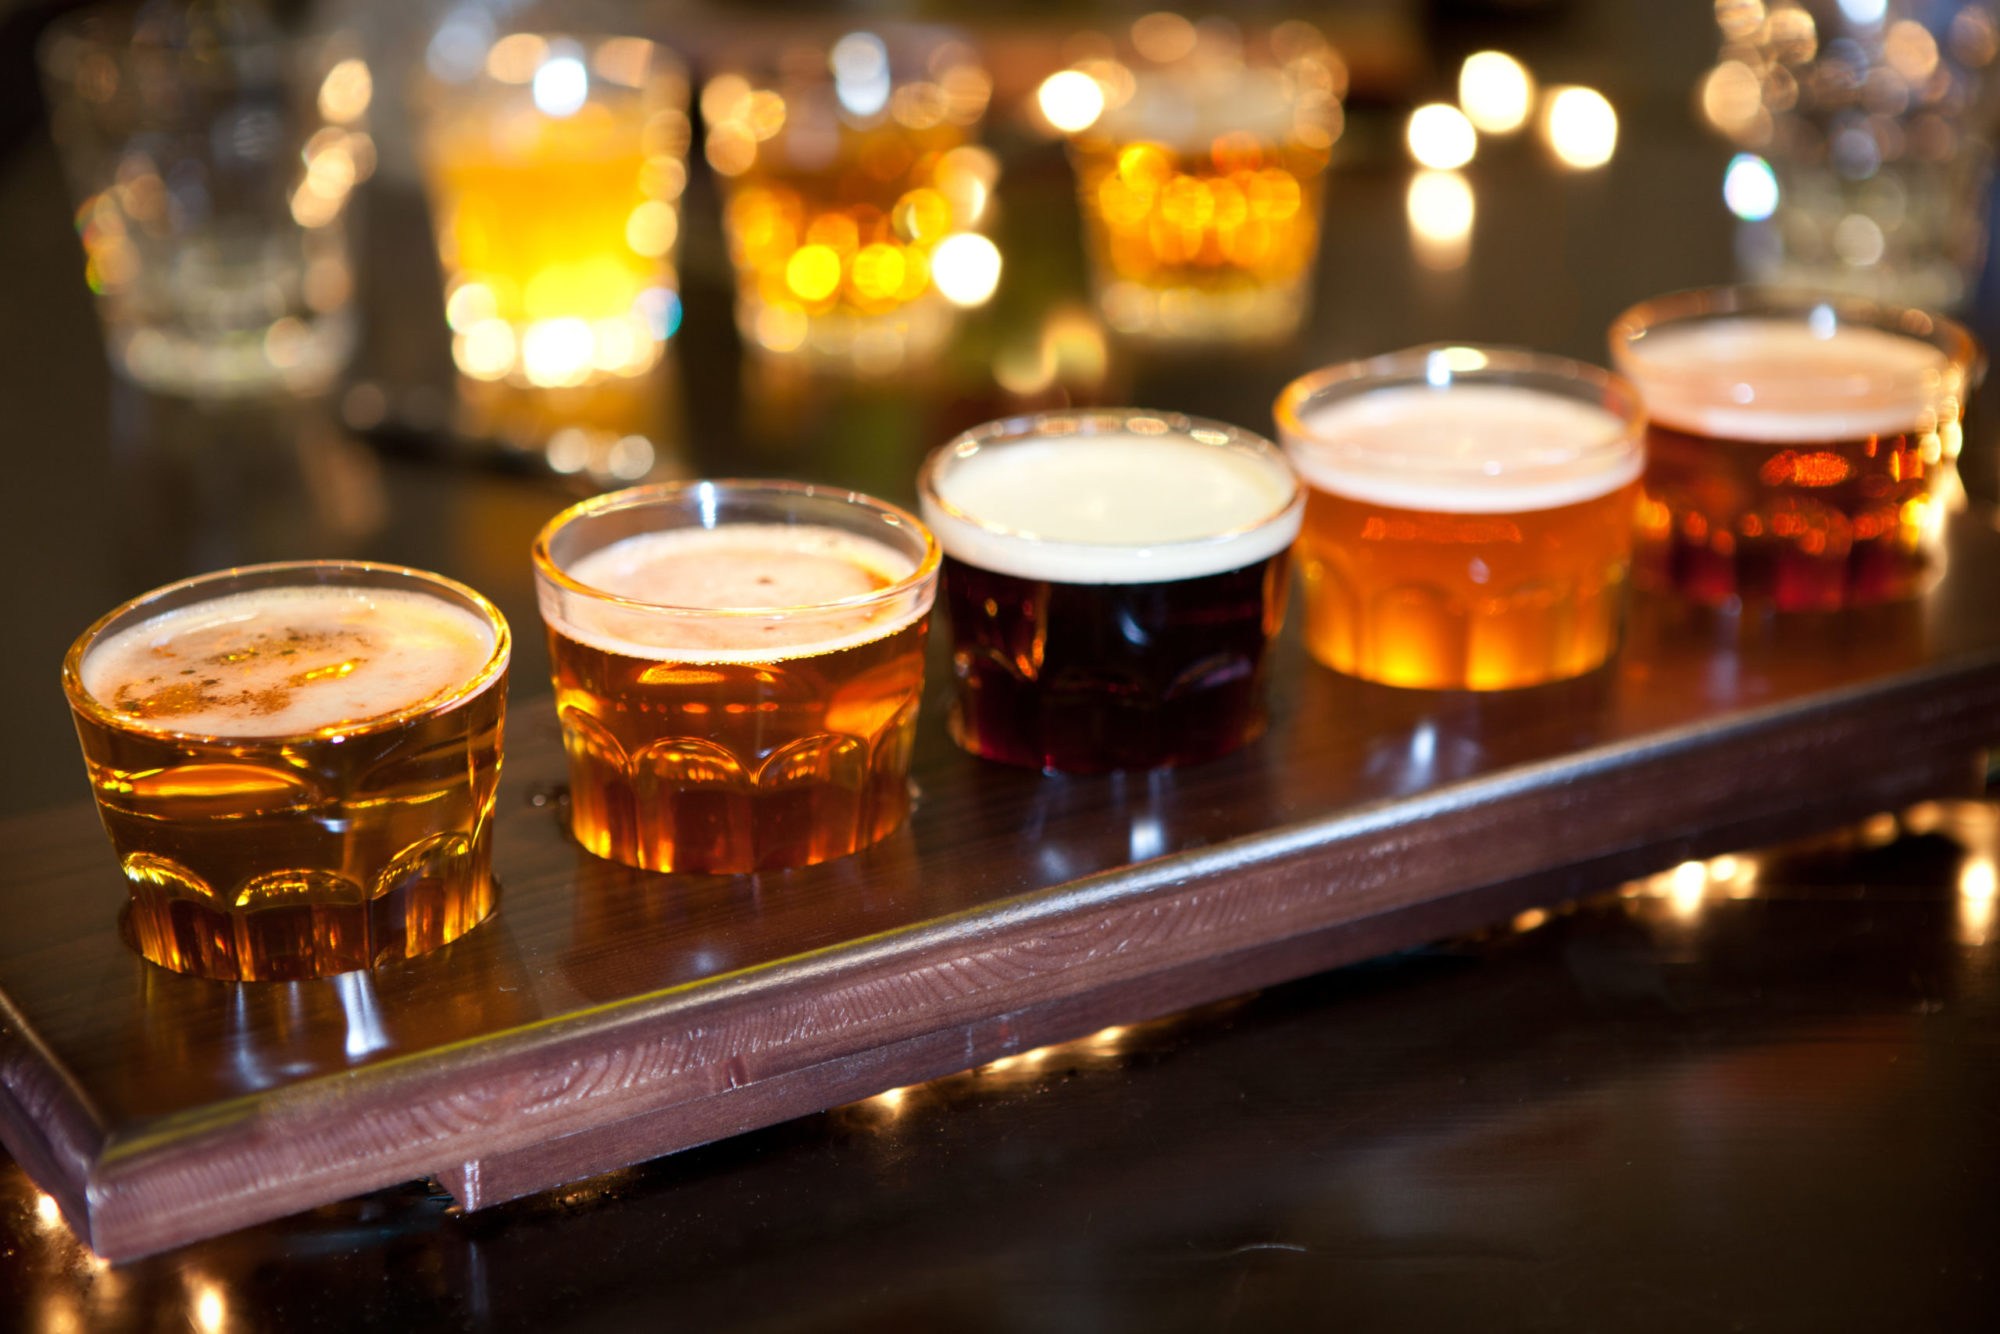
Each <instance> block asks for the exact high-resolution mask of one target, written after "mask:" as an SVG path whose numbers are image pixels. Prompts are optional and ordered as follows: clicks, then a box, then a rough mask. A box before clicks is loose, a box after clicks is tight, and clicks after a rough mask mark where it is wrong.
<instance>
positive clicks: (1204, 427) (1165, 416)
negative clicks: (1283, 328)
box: [917, 408, 1305, 551]
mask: <svg viewBox="0 0 2000 1334" xmlns="http://www.w3.org/2000/svg"><path fill="white" fill-rule="evenodd" d="M1135 421H1146V422H1154V423H1159V424H1162V425H1163V426H1164V429H1162V430H1158V431H1133V430H1132V429H1131V424H1132V423H1133V422H1135ZM1062 422H1073V423H1077V424H1078V425H1079V428H1080V429H1073V430H1069V431H1066V432H1053V433H1052V432H1051V431H1049V429H1048V427H1049V425H1050V424H1051V423H1062ZM1084 423H1089V425H1088V426H1084V425H1083V424H1084ZM1113 433H1122V434H1128V435H1158V436H1167V435H1178V436H1180V437H1181V438H1183V439H1189V440H1193V441H1194V442H1195V443H1197V444H1201V445H1207V446H1209V447H1211V448H1215V449H1235V450H1238V451H1239V452H1247V453H1251V454H1254V455H1256V456H1257V457H1260V458H1263V459H1266V460H1267V461H1269V462H1270V463H1272V464H1273V465H1274V467H1273V470H1272V471H1273V475H1274V476H1277V477H1279V478H1282V479H1283V480H1284V481H1285V483H1286V485H1287V487H1288V490H1287V491H1286V493H1285V497H1284V500H1283V501H1282V502H1281V503H1280V504H1279V505H1278V506H1277V508H1275V509H1273V510H1271V511H1270V512H1269V513H1268V514H1265V515H1263V516H1261V517H1259V518H1257V519H1253V520H1251V521H1249V522H1247V523H1242V524H1238V525H1236V526H1235V527H1233V528H1226V529H1222V530H1221V531H1218V532H1214V533H1207V534H1204V535H1202V536H1200V537H1187V538H1180V539H1177V540H1174V541H1167V542H1091V541H1086V540H1083V539H1079V538H1063V537H1044V536H1042V535H1041V534H1039V533H1031V532H1024V531H1023V530H1021V529H1019V528H1012V527H1009V526H1008V525H1006V524H1002V523H995V522H993V521H992V520H990V519H982V518H980V517H978V516H977V515H974V514H972V513H969V512H968V511H966V510H964V509H961V508H960V507H959V506H957V505H955V504H953V503H952V502H951V501H949V500H946V499H945V498H944V496H943V494H942V493H941V492H940V491H939V490H938V480H939V478H940V476H941V475H942V474H943V472H944V471H945V469H946V468H947V467H949V466H951V465H953V464H954V463H956V462H957V461H958V460H960V459H965V458H970V457H971V456H973V455H974V454H977V453H978V452H979V451H980V449H982V448H984V447H986V446H988V445H998V444H1014V443H1021V442H1025V441H1030V440H1035V439H1039V438H1051V437H1053V438H1062V437H1064V436H1085V435H1107V434H1113ZM1198 433H1199V434H1198ZM1203 435H1215V436H1219V437H1221V438H1220V439H1216V440H1207V439H1203V438H1202V436H1203ZM917 494H918V495H919V496H920V497H921V498H922V500H923V501H924V502H926V503H928V504H932V505H935V506H937V508H938V511H939V513H941V514H944V515H946V516H947V517H949V518H951V519H952V520H954V521H955V522H958V523H962V524H964V525H965V526H966V527H968V528H973V529H977V530H978V531H980V532H982V533H988V534H990V535H992V536H994V537H997V538H1003V539H1005V540H1007V541H1010V542H1020V543H1023V544H1030V545H1033V546H1036V547H1040V548H1044V549H1046V548H1054V547H1080V548H1084V549H1086V550H1106V551H1111V550H1129V551H1197V550H1200V549H1201V548H1203V547H1208V546H1221V545H1224V544H1226V543H1229V542H1234V541H1237V540H1239V539H1241V538H1244V537H1247V536H1249V535H1250V534H1252V533H1258V532H1262V531H1263V530H1264V529H1266V528H1269V527H1271V526H1273V525H1274V524H1280V523H1285V522H1288V521H1289V520H1290V518H1291V516H1292V514H1293V512H1294V511H1296V510H1301V509H1302V508H1303V507H1304V505H1305V483H1304V482H1303V481H1301V480H1300V478H1299V475H1298V473H1297V472H1296V471H1294V469H1293V468H1292V465H1291V462H1290V461H1289V460H1288V459H1287V458H1286V457H1285V451H1284V450H1282V449H1280V448H1279V447H1278V446H1277V445H1276V444H1274V443H1272V442H1271V441H1270V440H1267V439H1265V438H1264V437H1263V436H1261V435H1258V434H1257V433H1256V432H1255V431H1251V430H1246V429H1245V428H1243V427H1241V426H1232V425H1230V424H1229V423H1228V422H1221V421H1216V420H1214V419H1212V418H1208V417H1193V416H1189V415H1188V414H1186V413H1182V412H1162V411H1158V410H1155V409H1151V408H1055V409H1051V410H1049V411H1047V412H1033V413H1027V414H1024V415H1020V416H1014V417H1001V418H999V419H997V420H994V421H990V422H986V423H984V424H982V425H979V426H975V427H972V428H971V429H970V430H966V431H960V432H959V433H958V434H957V435H955V436H953V437H952V438H951V439H950V440H947V441H946V442H945V443H943V444H942V445H939V446H938V447H937V448H936V449H933V450H932V451H931V452H930V454H929V455H928V456H926V457H925V459H924V461H923V464H922V466H921V467H919V468H918V470H917Z"/></svg>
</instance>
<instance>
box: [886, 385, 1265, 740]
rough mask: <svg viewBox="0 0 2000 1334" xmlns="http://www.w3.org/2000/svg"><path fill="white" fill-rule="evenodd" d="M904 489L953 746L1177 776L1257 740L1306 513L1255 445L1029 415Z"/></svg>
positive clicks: (1150, 417) (952, 455) (1123, 419)
mask: <svg viewBox="0 0 2000 1334" xmlns="http://www.w3.org/2000/svg"><path fill="white" fill-rule="evenodd" d="M918 493H919V496H920V499H921V507H922V513H923V515H924V518H925V520H926V521H927V522H928V523H930V525H931V526H932V528H933V529H934V530H935V531H936V532H937V535H938V542H939V544H940V545H941V546H943V548H944V551H945V575H944V583H945V600H946V606H947V608H948V609H949V612H950V617H951V635H952V670H953V674H954V676H955V678H956V682H957V695H956V702H955V703H954V705H953V709H952V715H951V729H952V735H953V736H954V737H955V738H956V739H957V740H958V743H959V744H960V745H961V746H963V747H964V748H965V749H967V750H969V751H971V752H972V753H973V754H975V755H980V756H984V757H985V758H987V759H992V760H1000V761H1003V762H1005V763H1008V764H1020V765H1026V766H1029V767H1031V768H1037V769H1043V770H1047V771H1050V772H1068V773H1088V772H1095V771H1099V770H1108V769H1146V768H1153V767H1156V766H1160V765H1175V764H1192V763H1196V762H1199V761H1202V760H1207V759H1211V758H1213V757H1215V756H1218V755H1222V754H1224V753H1226V752H1228V751H1231V750H1234V749H1235V748H1236V747H1238V746H1240V745H1242V744H1243V743H1244V742H1245V741H1247V740H1249V739H1250V738H1252V737H1254V736H1256V735H1257V733H1258V732H1259V731H1261V730H1262V728H1263V723H1264V709H1263V697H1264V679H1265V657H1266V654H1265V650H1266V648H1267V647H1268V645H1269V643H1270V640H1271V638H1272V636H1273V635H1275V634H1276V633H1277V630H1278V627H1279V626H1280V625H1281V624H1282V623H1283V621H1284V616H1285V588H1286V568H1287V567H1286V552H1287V549H1288V548H1289V547H1290V546H1291V543H1292V539H1293V537H1295V536H1296V535H1297V533H1298V531H1299V517H1300V514H1301V512H1302V510H1303V506H1304V498H1303V495H1302V494H1301V491H1300V488H1299V484H1298V480H1297V479H1296V478H1295V477H1294V476H1293V475H1292V471H1291V469H1290V468H1289V467H1288V466H1286V463H1285V459H1284V456H1283V455H1282V454H1281V453H1280V452H1279V451H1278V449H1277V447H1276V446H1274V445H1272V444H1271V443H1270V442H1269V441H1266V440H1263V439H1260V438H1259V437H1257V436H1254V435H1252V434H1250V433H1249V432H1247V431H1242V430H1238V429H1237V428H1235V427H1233V426H1225V425H1222V424H1221V423H1219V422H1211V421H1203V420H1201V419H1199V418H1195V417H1183V416H1180V415H1178V414H1175V413H1165V412H1147V411H1140V410H1134V409H1118V410H1084V411H1072V412H1048V413H1041V414H1039V415H1036V416H1030V417H1018V418H1012V419H1009V420H1006V421H998V422H992V423H989V424H988V425H985V426H981V427H979V428H977V429H975V430H972V431H968V432H966V433H965V434H964V435H961V436H959V437H958V438H957V439H955V440H953V441H951V442H950V443H949V444H946V445H945V446H943V447H942V448H940V449H938V450H937V451H935V452H934V453H933V454H932V455H931V456H930V458H929V459H928V460H927V461H926V462H925V464H924V467H923V471H922V473H921V475H920V476H919V479H918Z"/></svg>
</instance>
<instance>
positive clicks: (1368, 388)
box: [1277, 347, 1644, 690]
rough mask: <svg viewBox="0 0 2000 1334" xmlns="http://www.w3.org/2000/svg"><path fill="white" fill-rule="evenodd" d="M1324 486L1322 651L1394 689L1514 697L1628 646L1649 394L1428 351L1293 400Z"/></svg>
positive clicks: (1318, 523)
mask: <svg viewBox="0 0 2000 1334" xmlns="http://www.w3.org/2000/svg"><path fill="white" fill-rule="evenodd" d="M1277 418H1278V427H1279V433H1280V435H1281V437H1282V438H1283V440H1284V442H1285V449H1286V452H1287V453H1288V454H1289V455H1290V456H1291V460H1292V463H1293V465H1294V466H1295V467H1297V468H1298V470H1299V472H1300V474H1301V475H1302V476H1303V477H1304V478H1305V479H1306V484H1307V487H1308V491H1309V498H1308V499H1307V502H1306V519H1305V528H1304V531H1303V533H1302V534H1301V535H1300V538H1299V567H1300V574H1301V582H1302V584H1303V591H1304V596H1305V601H1306V609H1305V631H1306V647H1307V649H1308V650H1309V651H1310V652H1311V653H1312V655H1313V656H1314V657H1315V658H1317V659H1318V660H1319V661H1320V662H1322V663H1324V664H1326V665H1327V666H1328V667H1331V668H1333V669H1334V670H1336V671H1340V672H1345V673H1347V674H1348V675H1350V676H1359V677H1362V678H1364V679H1367V680H1371V681H1379V682H1382V683H1383V684H1386V685H1395V686H1414V687H1423V688H1429V689H1470V690H1497V689H1505V688H1509V687H1513V686H1525V685H1534V684H1537V683H1540V682H1544V681H1555V680H1560V679H1563V678H1565V677H1572V676H1578V675H1581V674H1582V673H1584V672H1587V671H1590V670H1591V669H1593V668H1595V667H1598V666H1600V665H1602V664H1603V663H1604V661H1605V659H1606V658H1607V657H1609V655H1610V654H1611V652H1612V650H1613V649H1614V648H1615V647H1616V646H1617V643H1618V635H1619V629H1620V626H1621V625H1622V620H1623V614H1624V605H1625V585H1626V576H1627V569H1628V565H1629V562H1630V557H1631V549H1632V509H1633V503H1634V491H1635V488H1636V484H1637V482H1638V480H1639V473H1640V469H1641V467H1642V465H1643V461H1644V449H1643V444H1642V441H1641V438H1640V428H1641V419H1640V414H1639V407H1638V399H1637V395H1636V394H1635V393H1634V392H1633V390H1632V388H1631V387H1630V386H1629V385H1627V384H1625V382H1624V381H1622V380H1620V379H1618V378H1617V377H1616V376H1613V375H1609V374H1607V373H1606V372H1604V371H1601V370H1598V369H1597V368H1596V367H1594V366H1586V365H1583V364H1582V363H1579V362H1574V361H1569V360H1567V359H1565V358H1562V357H1551V356H1544V355H1542V354H1539V353H1533V352H1521V351H1514V350H1509V349H1503V348H1482V347H1428V348H1415V349H1411V350H1409V351H1406V352H1397V353H1392V354H1390V355H1388V356H1383V357H1376V358H1373V359H1371V360H1367V361H1356V362H1349V363H1347V364H1345V365H1340V366H1333V367H1329V368H1328V369H1326V370H1322V371H1318V372H1316V373H1314V374H1312V375H1308V376H1305V377H1304V378H1302V379H1299V380H1296V381H1294V382H1293V383H1292V384H1291V385H1289V386H1287V387H1286V389H1285V391H1284V392H1283V394H1281V395H1280V396H1279V398H1278V404H1277Z"/></svg>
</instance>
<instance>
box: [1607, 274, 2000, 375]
mask: <svg viewBox="0 0 2000 1334" xmlns="http://www.w3.org/2000/svg"><path fill="white" fill-rule="evenodd" d="M1821 310H1827V311H1831V312H1832V314H1833V317H1834V319H1835V320H1836V321H1838V322H1839V323H1843V324H1854V325H1859V326H1864V327H1867V328H1871V329H1876V330H1879V331H1882V332H1885V333H1893V334H1898V335H1901V336H1903V337H1906V338H1912V339H1916V340H1917V341H1919V342H1924V343H1929V344H1930V345H1931V346H1933V347H1935V348H1937V349H1938V351H1940V352H1942V353H1943V354H1944V357H1945V361H1946V364H1947V365H1948V366H1950V367H1953V368H1956V369H1957V371H1958V372H1959V373H1960V374H1961V375H1963V376H1964V377H1965V378H1966V379H1967V380H1977V379H1978V378H1980V377H1981V376H1982V375H1983V374H1984V372H1985V369H1986V352H1985V348H1984V346H1983V345H1982V344H1981V343H1980V340H1979V338H1978V337H1977V335H1975V334H1974V333H1973V332H1972V331H1971V330H1970V329H1968V328H1967V327H1966V326H1965V325H1963V324H1961V323H1959V322H1958V321H1957V320H1955V319H1952V318H1951V317H1950V316H1948V315H1943V314H1939V313H1938V312H1935V311H1930V310H1925V309H1923V308H1922V307H1919V306H1904V305H1897V304H1894V303H1891V302H1884V301H1875V300H1872V299H1871V298H1868V297H1863V296H1849V295H1845V294H1843V293H1839V292H1828V291H1820V290H1816V289H1813V288H1809V287H1790V286H1782V285H1775V284H1762V283H1726V284H1721V285H1717V286H1713V287H1690V288H1683V289H1681V290H1679V291H1674V292H1665V293H1662V294H1661V295H1659V296H1654V297H1648V298H1647V299H1646V300H1644V301H1639V302H1635V303H1634V304H1632V305H1630V306H1627V307H1626V308H1625V309H1624V310H1622V311H1620V312H1619V313H1618V314H1617V316H1615V317H1614V318H1613V319H1612V321H1611V324H1610V326H1609V328H1608V329H1607V330H1606V331H1605V337H1606V341H1607V342H1608V344H1609V346H1610V351H1611V358H1612V361H1613V362H1614V363H1616V364H1617V365H1618V366H1619V368H1620V370H1621V371H1623V372H1624V373H1625V374H1626V376H1627V377H1628V378H1630V379H1633V380H1637V379H1640V378H1652V379H1657V380H1661V381H1671V380H1680V379H1705V378H1707V377H1708V376H1710V375H1711V374H1712V373H1713V372H1712V370H1709V369H1701V368H1697V369H1694V370H1690V371H1685V372H1676V371H1673V370H1663V369H1657V368H1656V369H1652V370H1649V371H1647V372H1646V374H1645V376H1644V377H1642V376H1641V375H1640V374H1639V372H1638V370H1637V368H1636V367H1637V363H1638V362H1639V360H1640V358H1639V355H1638V354H1637V353H1636V352H1635V351H1634V350H1633V349H1634V347H1635V345H1636V344H1638V343H1639V341H1640V340H1641V339H1642V338H1643V337H1644V336H1645V335H1646V334H1647V333H1649V332H1651V331H1653V330H1654V329H1659V328H1662V327H1665V326H1667V325H1673V324H1682V323H1694V322H1697V321H1700V320H1705V319H1717V318H1727V317H1731V316H1743V317H1770V318H1776V319H1784V318H1788V317H1800V318H1810V317H1811V316H1812V315H1813V314H1814V313H1815V312H1818V311H1821ZM1871 378H1873V379H1886V378H1889V377H1888V376H1880V377H1871Z"/></svg>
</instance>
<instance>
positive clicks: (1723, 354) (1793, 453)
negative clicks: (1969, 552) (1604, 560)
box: [1611, 287, 1984, 612]
mask: <svg viewBox="0 0 2000 1334" xmlns="http://www.w3.org/2000/svg"><path fill="white" fill-rule="evenodd" d="M1611 355H1612V358H1613V360H1614V361H1615V363H1616V364H1617V366H1618V368H1619V370H1621V371H1622V372H1624V374H1625V375H1626V376H1627V377H1629V378H1630V379H1631V380H1632V382H1633V383H1635V384H1636V385H1638V387H1639V392H1640V393H1641V394H1642V395H1643V396H1644V397H1645V400H1646V415H1647V418H1648V421H1649V426H1648V431H1647V434H1648V443H1647V463H1646V481H1645V500H1644V503H1643V505H1642V506H1641V509H1640V524H1639V544H1640V545H1639V562H1638V569H1639V571H1640V573H1641V576H1642V577H1643V578H1644V579H1645V580H1646V581H1647V582H1648V583H1649V584H1653V585H1664V586H1667V587H1671V588H1674V589H1676V590H1678V591H1679V592H1680V593H1682V594H1683V595H1685V596H1686V597H1688V598H1690V599H1692V600H1694V601H1696V602H1700V603H1705V604H1708V605H1711V606H1717V607H1722V608H1725V609H1730V610H1745V609H1748V610H1766V611H1784V612H1790V611H1834V610H1838V609H1840V608H1843V607H1854V606H1864V605H1867V604H1870V603H1878V602H1884V601H1889V600H1892V599H1896V598H1903V597H1908V596H1910V595H1912V594H1914V593H1916V592H1918V591H1920V590H1921V589H1922V588H1923V587H1924V585H1925V583H1926V581H1927V579H1928V578H1929V576H1930V575H1932V574H1933V573H1935V572H1936V571H1937V570H1938V569H1939V568H1941V563H1942V560H1943V552H1942V549H1941V546H1940V538H1941V536H1942V533H1943V525H1944V515H1945V509H1946V506H1947V503H1948V501H1949V498H1950V496H1951V495H1952V487H1953V486H1954V485H1955V482H1956V478H1955V475H1954V473H1953V467H1954V461H1955V460H1956V459H1957V457H1958V451H1959V444H1960V440H1961V432H1960V425H1959V422H1960V418H1961V417H1963V416H1964V413H1965V403H1966V398H1967V396H1968V395H1969V394H1970V393H1971V391H1972V389H1973V387H1974V386H1975V384H1976V383H1977V380H1978V377H1979V375H1980V373H1981V371H1982V370H1983V368H1984V358H1983V356H1982V355H1981V353H1980V349H1979V346H1978V344H1977V343H1976V342H1975V341H1974V339H1973V337H1972V335H1971V334H1969V333H1967V332H1966V331H1965V329H1964V328H1962V327H1961V326H1959V325H1958V324H1956V323H1954V322H1953V321H1951V320H1948V319H1945V318H1944V317H1943V316H1940V315H1933V314H1930V313H1928V312H1926V311H1921V310H1909V309H1900V308H1897V307H1893V306H1881V305H1875V304H1873V303H1870V302H1867V301H1861V300H1856V299H1848V298H1843V297H1833V296H1827V295H1817V294H1813V293H1801V292H1785V291H1778V290H1767V289H1761V288H1755V287H1725V288H1711V289H1708V290H1704V291H1694V292H1682V293H1678V294H1676V295H1672V296H1665V297H1661V298H1659V299H1657V300H1654V301H1647V302H1644V303H1642V304H1640V305H1637V306H1634V307H1632V308H1631V309H1630V310H1628V311H1626V312H1625V313H1624V314H1622V315H1620V316H1619V317H1618V318H1617V320H1616V321H1614V322H1613V324H1612V326H1611Z"/></svg>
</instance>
